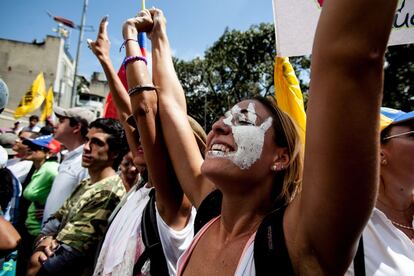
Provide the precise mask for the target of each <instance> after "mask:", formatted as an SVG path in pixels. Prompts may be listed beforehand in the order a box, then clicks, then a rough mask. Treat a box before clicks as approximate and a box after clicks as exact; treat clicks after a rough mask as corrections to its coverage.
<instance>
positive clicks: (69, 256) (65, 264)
mask: <svg viewBox="0 0 414 276" xmlns="http://www.w3.org/2000/svg"><path fill="white" fill-rule="evenodd" d="M126 151H127V143H126V139H125V134H124V130H123V129H122V126H121V124H120V123H119V122H118V121H116V120H113V119H102V118H101V119H97V120H95V121H94V122H92V123H91V124H90V126H89V132H88V134H87V135H86V143H85V145H84V149H83V155H82V166H83V167H85V168H87V169H88V173H89V176H90V178H88V179H85V180H83V181H82V182H81V183H80V184H79V186H78V187H77V188H76V189H75V191H74V192H73V193H72V195H71V196H70V198H69V199H68V200H67V201H66V202H65V203H64V205H63V206H62V207H61V208H60V209H59V210H58V211H57V212H56V213H54V214H53V216H52V218H51V219H49V220H48V222H47V223H46V224H45V226H44V227H43V229H42V232H41V235H40V236H39V237H38V239H37V242H36V243H35V250H34V253H33V255H32V257H31V261H30V264H29V268H28V274H27V275H36V273H38V274H37V275H48V274H56V273H59V274H60V275H82V273H88V269H91V268H92V266H93V257H94V252H95V250H96V246H97V244H98V242H99V240H100V239H101V238H102V236H103V233H104V231H105V229H106V227H107V220H108V217H109V215H110V214H111V212H112V210H113V209H114V208H115V206H116V205H117V204H118V203H119V201H120V199H121V197H122V196H123V195H124V193H125V188H124V186H123V184H122V181H121V179H120V177H119V176H118V175H117V174H116V168H117V167H118V165H119V163H120V161H121V160H122V157H123V155H124V154H125V153H126ZM89 272H91V271H89Z"/></svg>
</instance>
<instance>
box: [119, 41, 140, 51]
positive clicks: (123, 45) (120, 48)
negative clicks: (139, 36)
mask: <svg viewBox="0 0 414 276" xmlns="http://www.w3.org/2000/svg"><path fill="white" fill-rule="evenodd" d="M128 41H135V42H137V43H138V40H136V39H133V38H128V39H125V40H124V42H123V43H122V44H121V47H119V52H121V50H122V48H123V47H125V45H126V44H127V43H128Z"/></svg>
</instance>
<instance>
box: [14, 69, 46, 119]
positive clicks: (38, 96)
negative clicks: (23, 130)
mask: <svg viewBox="0 0 414 276" xmlns="http://www.w3.org/2000/svg"><path fill="white" fill-rule="evenodd" d="M45 94H46V85H45V79H44V77H43V72H41V73H40V74H39V75H37V77H36V79H35V80H34V81H33V84H32V86H31V87H30V88H29V90H28V91H27V92H26V94H25V95H24V97H23V99H22V100H21V101H20V103H19V105H18V107H17V109H16V111H15V113H14V118H16V119H18V118H20V117H22V116H24V115H26V114H28V113H30V112H32V111H34V110H36V109H37V108H39V107H40V106H41V104H42V103H43V101H44V99H45Z"/></svg>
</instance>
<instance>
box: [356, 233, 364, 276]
mask: <svg viewBox="0 0 414 276" xmlns="http://www.w3.org/2000/svg"><path fill="white" fill-rule="evenodd" d="M354 275H355V276H365V275H366V272H365V254H364V241H363V240H362V235H361V238H360V239H359V244H358V250H357V253H356V255H355V258H354Z"/></svg>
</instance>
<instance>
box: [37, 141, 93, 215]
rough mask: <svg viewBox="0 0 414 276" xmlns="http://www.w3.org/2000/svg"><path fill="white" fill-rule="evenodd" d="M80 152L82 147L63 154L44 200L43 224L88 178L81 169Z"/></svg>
mask: <svg viewBox="0 0 414 276" xmlns="http://www.w3.org/2000/svg"><path fill="white" fill-rule="evenodd" d="M82 152H83V145H81V146H79V147H77V148H76V149H74V150H72V151H70V152H68V153H67V154H65V156H64V159H63V161H62V163H60V165H59V169H58V174H57V175H56V177H55V180H54V181H53V184H52V189H51V190H50V193H49V195H48V197H47V200H46V205H45V210H44V212H43V223H44V222H45V221H46V220H47V219H48V218H49V217H50V216H51V215H53V214H54V213H55V212H56V211H57V210H59V208H60V207H62V205H63V203H64V202H65V201H66V199H68V198H69V197H70V195H71V194H72V192H73V191H74V190H75V188H76V187H77V186H78V185H79V183H80V182H81V181H82V180H83V179H85V178H87V177H88V170H87V169H86V168H84V167H82Z"/></svg>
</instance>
